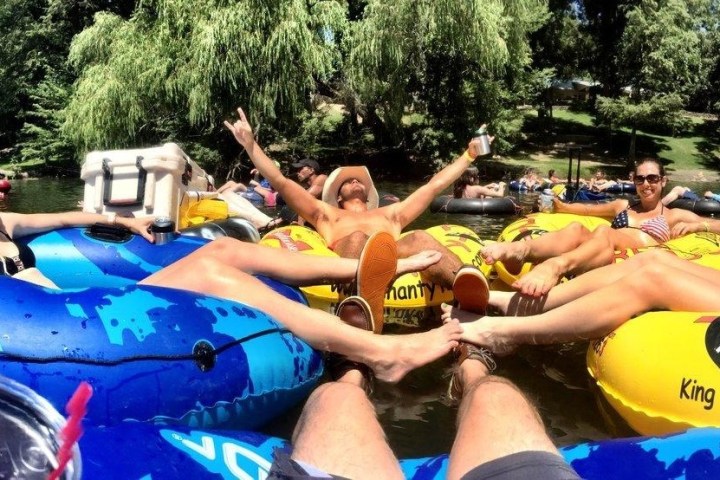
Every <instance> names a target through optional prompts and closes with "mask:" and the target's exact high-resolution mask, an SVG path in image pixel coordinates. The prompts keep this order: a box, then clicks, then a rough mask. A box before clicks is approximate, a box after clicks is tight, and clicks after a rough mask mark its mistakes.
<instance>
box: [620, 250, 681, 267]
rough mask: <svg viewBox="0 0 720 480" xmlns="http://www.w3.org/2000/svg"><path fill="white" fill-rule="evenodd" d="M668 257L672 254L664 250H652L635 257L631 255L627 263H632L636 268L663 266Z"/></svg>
mask: <svg viewBox="0 0 720 480" xmlns="http://www.w3.org/2000/svg"><path fill="white" fill-rule="evenodd" d="M668 255H674V254H673V253H671V252H670V251H668V250H665V249H660V248H653V249H651V250H646V251H644V252H642V253H639V254H637V255H633V256H632V257H630V258H629V259H628V260H627V261H631V262H633V263H634V264H635V267H636V268H643V267H645V266H653V265H660V264H664V263H665V262H666V259H667V257H668Z"/></svg>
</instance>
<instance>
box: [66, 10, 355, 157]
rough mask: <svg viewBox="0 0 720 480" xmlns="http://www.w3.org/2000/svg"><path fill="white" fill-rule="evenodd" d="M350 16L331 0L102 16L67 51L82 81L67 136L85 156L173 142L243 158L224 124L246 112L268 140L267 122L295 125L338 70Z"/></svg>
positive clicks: (70, 108)
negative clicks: (319, 83) (338, 36)
mask: <svg viewBox="0 0 720 480" xmlns="http://www.w3.org/2000/svg"><path fill="white" fill-rule="evenodd" d="M345 13H346V12H345V9H344V7H343V5H342V4H340V3H338V2H335V1H333V0H316V1H310V2H306V1H300V0H279V1H275V2H265V1H256V0H248V1H242V2H229V1H224V0H192V1H176V0H150V1H147V2H142V3H140V4H139V5H138V8H137V10H136V11H135V13H134V14H133V17H132V18H131V19H129V20H124V19H123V18H120V17H119V16H117V15H111V14H106V13H100V14H98V15H96V17H95V24H94V25H93V26H92V27H91V28H88V29H86V30H85V31H83V32H82V33H81V34H79V35H78V36H77V37H76V38H75V40H74V41H73V44H72V47H71V50H70V57H69V59H70V62H71V64H72V65H73V67H74V68H76V69H77V71H78V72H79V80H78V82H77V88H76V90H75V92H74V94H73V96H72V98H71V100H70V103H69V105H68V107H67V112H66V113H67V117H66V122H65V126H64V131H65V132H66V133H67V134H68V135H69V137H70V138H72V139H73V142H74V143H75V144H76V145H77V146H78V147H79V148H84V149H86V148H110V147H127V146H131V145H137V144H138V143H143V142H153V143H158V142H162V141H164V140H167V139H169V138H172V139H174V140H176V141H177V140H178V139H181V141H184V142H185V143H184V146H185V148H187V149H188V150H190V151H192V150H193V149H198V151H200V150H203V151H208V150H214V151H223V145H224V149H225V150H226V151H233V152H237V148H236V147H233V146H231V144H230V142H229V141H228V140H227V137H228V136H227V134H225V133H224V132H221V131H220V128H219V125H221V123H222V122H221V120H222V119H223V118H225V117H226V116H227V115H228V113H229V112H232V111H233V110H234V107H235V106H236V105H243V106H244V107H246V109H247V113H248V114H249V115H250V116H251V117H252V119H253V122H254V123H255V125H256V127H257V128H258V129H259V130H260V131H261V132H264V134H265V137H266V139H267V138H268V133H267V132H268V131H269V129H266V127H267V126H268V125H269V126H277V125H284V126H285V127H286V128H290V127H291V126H292V123H293V122H294V121H295V119H296V118H297V117H298V114H299V113H300V112H302V111H305V110H307V109H308V107H309V100H310V93H311V92H313V91H314V90H315V85H316V78H326V77H328V76H330V75H331V74H332V73H333V71H334V68H335V65H336V63H337V60H338V58H339V55H338V46H337V43H336V42H335V41H334V34H335V32H337V31H340V30H342V27H343V23H344V22H345V18H346V17H345ZM198 160H200V161H203V159H202V158H199V159H198Z"/></svg>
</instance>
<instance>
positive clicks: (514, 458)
mask: <svg viewBox="0 0 720 480" xmlns="http://www.w3.org/2000/svg"><path fill="white" fill-rule="evenodd" d="M267 478H268V480H323V479H333V480H346V479H344V477H338V476H335V475H329V474H327V473H324V472H322V471H320V470H317V469H315V468H313V467H312V466H311V465H306V464H301V463H298V462H297V461H295V460H293V459H291V458H290V454H289V453H288V452H286V451H284V450H279V449H278V450H275V452H274V453H273V464H272V467H271V468H270V474H269V475H268V477H267ZM462 480H580V477H579V476H578V474H577V473H575V470H573V469H572V467H570V465H568V464H567V463H566V462H565V460H563V459H562V457H559V456H557V455H553V454H552V453H548V452H520V453H513V454H512V455H508V456H506V457H501V458H497V459H495V460H491V461H489V462H487V463H484V464H482V465H480V466H479V467H475V468H474V469H472V470H470V471H469V472H468V473H466V474H465V475H464V476H463V477H462Z"/></svg>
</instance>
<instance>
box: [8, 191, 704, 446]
mask: <svg viewBox="0 0 720 480" xmlns="http://www.w3.org/2000/svg"><path fill="white" fill-rule="evenodd" d="M418 186H419V184H417V183H391V182H379V183H378V189H379V190H380V191H381V192H387V193H393V194H395V195H397V196H399V197H400V198H404V197H405V196H407V194H409V193H410V192H412V191H414V189H415V188H417V187H418ZM690 186H692V187H693V188H695V190H696V191H697V192H702V191H704V190H705V189H716V188H717V187H718V186H717V185H710V184H697V185H690ZM82 194H83V185H82V183H81V182H80V180H69V179H62V180H56V179H39V180H23V181H13V188H12V192H11V193H10V197H9V199H7V200H6V201H5V202H4V203H1V204H0V209H2V210H12V211H16V212H21V213H34V212H57V211H65V210H74V209H76V208H77V202H78V201H79V200H80V199H82ZM514 196H515V197H516V199H517V200H518V201H519V202H520V203H521V204H522V205H524V206H525V208H526V210H528V211H529V210H530V208H531V207H532V205H533V203H534V202H535V200H536V198H537V194H534V193H531V194H514ZM516 218H518V217H516V216H507V217H497V216H496V217H491V216H472V215H448V214H432V213H429V212H426V213H424V214H423V215H422V216H421V217H420V218H419V219H418V220H417V221H416V222H414V223H413V224H412V225H411V228H428V227H430V226H433V225H438V224H443V223H453V224H460V225H465V226H468V227H469V228H472V229H473V230H474V231H476V232H477V233H478V234H479V235H480V237H481V238H484V239H488V238H490V239H494V238H497V236H498V234H499V233H500V232H501V231H502V230H503V229H504V228H505V226H507V225H508V224H509V223H511V222H512V221H514V220H515V219H516ZM389 330H390V331H392V328H390V329H389ZM586 350H587V344H586V343H576V344H567V345H559V346H547V347H523V348H521V349H519V350H518V352H517V353H516V354H514V355H512V356H509V357H505V358H502V359H500V360H499V362H498V363H499V369H498V373H499V374H500V375H503V376H506V377H508V378H510V379H512V380H513V381H514V382H515V383H517V384H518V386H519V387H520V388H521V389H522V390H523V391H524V392H525V393H526V394H527V395H528V397H529V398H530V399H531V400H532V401H533V402H534V403H535V404H536V405H537V406H538V408H539V410H540V413H541V415H542V417H543V419H544V421H545V424H546V425H547V427H548V431H549V433H550V435H551V436H552V437H553V438H554V439H555V441H556V442H557V444H558V445H568V444H573V443H577V442H581V441H586V440H600V439H605V438H610V437H617V436H630V435H632V431H631V430H630V429H629V428H628V427H627V426H625V425H624V422H623V421H622V419H620V418H619V416H618V415H617V414H615V413H614V412H613V411H612V410H611V409H609V408H607V407H605V406H603V404H604V402H603V401H602V400H601V399H600V397H599V395H598V394H597V393H596V391H595V388H594V386H593V385H592V381H591V379H590V377H589V375H588V373H587V371H586V366H585V365H586V364H585V352H586ZM451 371H452V365H451V363H450V361H449V359H442V360H439V361H437V362H434V363H433V364H431V365H427V366H425V367H423V368H421V369H418V370H417V371H415V372H412V373H411V374H410V375H408V376H407V377H406V378H405V379H404V380H403V381H402V382H400V384H398V385H393V386H389V385H378V386H377V387H376V390H375V394H374V401H375V404H376V406H377V411H378V416H379V418H380V421H381V422H382V424H383V426H384V428H385V431H386V432H387V435H388V438H389V441H390V443H391V445H392V447H393V449H394V450H395V451H396V452H397V454H398V456H399V457H401V458H404V457H418V456H426V455H436V454H439V453H445V452H448V451H449V450H450V447H451V445H452V440H453V436H454V431H455V415H456V411H457V410H456V407H452V406H449V405H448V404H447V402H446V401H445V394H446V389H447V384H448V380H449V375H450V373H451ZM300 407H301V406H298V407H297V408H295V409H293V410H291V411H289V412H287V414H286V415H284V416H283V417H282V418H279V419H277V420H276V421H275V422H273V423H272V424H271V425H268V426H266V427H265V428H263V429H262V430H263V431H264V432H265V433H267V434H272V435H277V436H281V437H284V438H290V436H291V434H292V429H293V426H294V424H295V422H296V420H297V417H298V415H299V412H300Z"/></svg>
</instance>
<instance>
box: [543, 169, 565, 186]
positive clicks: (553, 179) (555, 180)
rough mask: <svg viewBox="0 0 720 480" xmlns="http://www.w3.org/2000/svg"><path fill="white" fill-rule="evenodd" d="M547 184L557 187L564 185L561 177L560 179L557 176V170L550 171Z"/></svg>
mask: <svg viewBox="0 0 720 480" xmlns="http://www.w3.org/2000/svg"><path fill="white" fill-rule="evenodd" d="M545 181H546V183H549V184H551V185H557V184H558V183H562V180H560V177H558V176H557V175H556V174H555V170H553V169H552V168H551V169H550V170H548V178H546V179H545Z"/></svg>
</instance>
